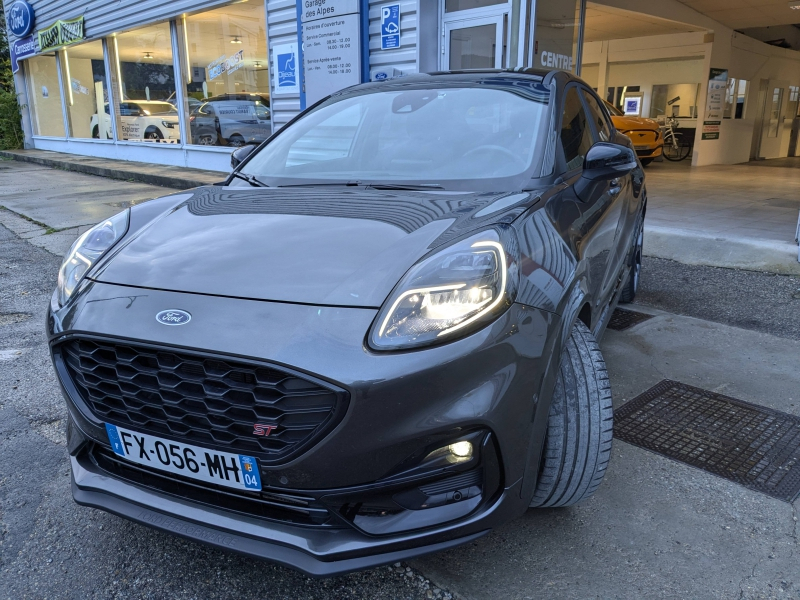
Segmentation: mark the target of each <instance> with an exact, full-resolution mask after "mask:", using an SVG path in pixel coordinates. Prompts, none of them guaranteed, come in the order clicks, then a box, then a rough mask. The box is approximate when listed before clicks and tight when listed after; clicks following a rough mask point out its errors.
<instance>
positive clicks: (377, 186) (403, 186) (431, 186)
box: [367, 183, 444, 192]
mask: <svg viewBox="0 0 800 600" xmlns="http://www.w3.org/2000/svg"><path fill="white" fill-rule="evenodd" d="M367 187H368V188H372V189H374V190H407V191H412V192H419V191H425V190H443V189H444V187H442V186H441V185H439V184H438V183H370V184H369V185H367Z"/></svg>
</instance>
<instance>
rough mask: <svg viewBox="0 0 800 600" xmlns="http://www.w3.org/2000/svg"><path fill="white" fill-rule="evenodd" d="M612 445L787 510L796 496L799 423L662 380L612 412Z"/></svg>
mask: <svg viewBox="0 0 800 600" xmlns="http://www.w3.org/2000/svg"><path fill="white" fill-rule="evenodd" d="M614 437H616V438H618V439H620V440H622V441H625V442H628V443H630V444H634V445H636V446H640V447H641V448H645V449H647V450H650V451H652V452H655V453H657V454H661V455H662V456H666V457H667V458H672V459H674V460H678V461H680V462H683V463H686V464H687V465H691V466H693V467H698V468H700V469H703V470H704V471H708V472H709V473H713V474H714V475H718V476H719V477H724V478H725V479H728V480H730V481H733V482H735V483H738V484H740V485H743V486H744V487H746V488H749V489H751V490H755V491H757V492H762V493H764V494H767V495H768V496H772V497H773V498H778V499H779V500H783V501H784V502H793V501H794V500H795V499H796V498H797V497H798V495H800V417H795V416H793V415H789V414H786V413H781V412H778V411H776V410H772V409H770V408H765V407H763V406H757V405H755V404H750V403H749V402H742V401H741V400H737V399H736V398H729V397H728V396H723V395H721V394H715V393H713V392H708V391H706V390H702V389H700V388H696V387H692V386H690V385H686V384H683V383H678V382H676V381H669V380H664V381H662V382H661V383H659V384H658V385H656V386H655V387H653V388H651V389H649V390H648V391H646V392H645V393H643V394H641V395H640V396H638V397H636V398H634V399H633V400H631V401H630V402H628V403H627V404H625V405H623V406H622V407H621V408H620V409H619V410H617V411H615V415H614Z"/></svg>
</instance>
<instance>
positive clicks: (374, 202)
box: [92, 187, 538, 308]
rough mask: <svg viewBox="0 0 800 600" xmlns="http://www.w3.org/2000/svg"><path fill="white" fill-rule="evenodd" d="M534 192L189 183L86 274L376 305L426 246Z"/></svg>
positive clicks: (510, 214)
mask: <svg viewBox="0 0 800 600" xmlns="http://www.w3.org/2000/svg"><path fill="white" fill-rule="evenodd" d="M537 199H538V198H537V197H536V195H535V194H529V193H519V194H487V193H481V194H462V193H458V194H451V193H441V194H440V193H427V192H419V193H417V192H385V191H376V190H363V189H359V190H352V191H351V190H347V191H345V190H336V191H331V190H330V189H329V188H304V189H266V188H265V189H257V188H242V189H240V188H231V187H207V188H199V189H198V190H196V191H195V192H194V194H193V195H192V197H191V198H189V199H188V200H185V201H183V202H181V203H180V204H178V205H177V206H175V207H174V208H172V209H171V210H169V211H167V212H166V213H163V214H161V215H160V216H158V217H156V218H155V219H154V220H153V221H152V222H151V223H149V224H148V225H146V226H145V227H143V228H142V229H141V230H139V231H137V232H135V233H133V234H132V235H131V236H130V239H126V240H123V242H122V243H121V244H120V246H119V247H118V248H117V249H115V251H114V252H113V253H112V255H111V256H110V258H109V259H108V260H106V261H105V262H104V263H102V264H101V265H99V267H98V269H97V271H96V272H95V273H94V274H93V275H92V279H94V280H97V281H101V282H105V283H113V284H120V285H129V286H139V287H143V288H152V289H161V290H170V291H179V292H190V293H197V294H212V295H218V296H227V297H236V298H248V299H257V300H271V301H281V302H294V303H304V304H315V305H328V306H358V307H374V308H378V307H380V306H381V304H383V301H384V300H385V299H386V297H387V296H388V295H389V293H390V292H391V290H392V289H393V288H394V286H395V285H396V284H397V282H398V281H399V279H400V278H401V277H402V276H403V274H404V273H405V272H406V271H407V270H408V269H409V268H410V267H411V266H412V265H413V264H414V263H415V262H416V261H418V260H419V259H420V258H421V257H422V256H424V255H425V254H427V253H428V252H430V250H431V249H433V248H435V247H437V246H439V245H442V244H445V243H447V242H448V241H449V240H453V239H456V238H458V237H461V236H462V235H465V234H468V233H469V232H470V231H474V230H476V229H479V228H482V227H486V226H489V225H491V224H492V223H500V222H511V221H513V220H514V219H515V218H516V217H517V216H518V215H519V214H521V213H522V212H523V211H524V210H526V209H527V208H528V207H530V206H532V205H533V204H534V203H535V202H536V201H537ZM143 206H144V205H143Z"/></svg>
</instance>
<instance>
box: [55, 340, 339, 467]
mask: <svg viewBox="0 0 800 600" xmlns="http://www.w3.org/2000/svg"><path fill="white" fill-rule="evenodd" d="M61 350H62V354H63V358H64V362H65V363H66V366H67V370H68V371H69V374H70V376H71V378H72V380H73V382H74V383H75V386H76V387H77V388H78V390H79V392H80V394H81V395H82V397H83V399H84V401H85V402H86V403H87V405H88V406H89V408H90V409H91V410H92V412H93V413H94V415H95V416H96V417H97V418H98V419H100V420H101V421H104V422H109V423H113V424H115V425H120V426H122V427H126V426H129V427H131V428H132V429H137V430H142V431H146V432H148V433H151V434H153V435H164V436H167V437H171V438H175V439H178V440H180V441H182V442H185V443H188V444H197V445H200V446H206V447H211V448H217V449H220V450H225V451H228V452H231V451H232V452H237V453H243V454H252V455H254V456H258V457H259V458H260V459H261V461H262V462H267V463H272V462H278V461H283V460H286V459H287V457H290V456H291V455H294V454H296V453H297V452H299V451H301V450H302V449H304V448H306V447H308V445H310V444H311V443H312V442H313V441H314V440H316V439H318V438H319V437H320V436H322V435H323V434H324V433H325V432H326V431H328V430H330V428H331V427H333V426H334V425H335V423H336V421H337V420H338V417H339V416H340V415H341V413H342V410H343V409H344V404H345V402H346V400H347V397H346V394H345V393H344V392H337V391H335V390H332V389H329V388H327V387H323V386H322V385H320V384H318V383H316V382H314V381H310V380H308V379H304V378H302V377H299V376H297V375H295V374H292V373H288V372H285V371H283V370H280V369H277V368H275V367H272V366H267V365H260V364H257V363H253V364H248V363H245V362H241V361H237V360H234V359H229V358H227V357H221V358H220V357H213V356H206V355H200V354H192V353H188V352H183V351H180V352H178V351H174V350H170V349H162V348H154V347H153V348H151V347H144V346H138V345H137V346H135V345H129V344H124V343H116V342H112V341H104V340H96V339H92V340H88V339H77V340H71V341H69V342H67V343H65V344H63V345H62V346H61ZM255 424H260V425H265V426H274V427H275V429H274V430H272V431H270V433H269V435H268V436H257V435H254V425H255ZM265 430H268V428H265Z"/></svg>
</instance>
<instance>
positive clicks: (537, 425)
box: [520, 279, 592, 507]
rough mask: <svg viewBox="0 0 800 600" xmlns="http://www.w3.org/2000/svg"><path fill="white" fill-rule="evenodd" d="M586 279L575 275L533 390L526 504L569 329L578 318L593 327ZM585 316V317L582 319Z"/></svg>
mask: <svg viewBox="0 0 800 600" xmlns="http://www.w3.org/2000/svg"><path fill="white" fill-rule="evenodd" d="M586 290H587V287H586V282H585V281H584V280H583V279H576V280H575V281H574V282H573V285H572V290H571V292H570V293H569V299H568V300H567V302H566V305H565V306H564V310H563V311H562V316H561V320H560V323H559V324H558V327H557V333H556V339H555V340H554V341H553V343H552V347H551V348H550V356H549V359H548V361H547V368H546V369H545V373H544V375H543V376H542V382H541V385H540V386H539V390H538V392H537V393H536V408H535V410H534V415H533V422H532V427H531V437H530V442H529V445H528V460H527V462H526V463H525V471H524V473H523V479H522V485H521V486H520V498H521V499H522V500H523V501H524V502H525V506H526V507H527V506H528V505H529V504H530V501H531V499H532V498H533V494H534V492H535V490H536V483H537V481H538V477H539V469H540V464H541V461H542V456H543V450H544V440H545V435H546V433H547V423H548V417H549V414H550V404H551V403H552V399H553V390H554V389H555V384H556V377H557V375H558V369H559V367H560V366H561V354H562V351H563V349H564V344H566V341H567V339H568V338H569V336H570V333H571V332H572V328H573V327H574V325H575V323H576V322H578V321H581V322H583V323H584V324H585V325H586V326H587V327H588V328H589V329H590V330H591V329H592V325H591V319H592V309H591V302H590V299H589V298H588V295H587V291H586ZM584 319H588V321H584Z"/></svg>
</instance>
